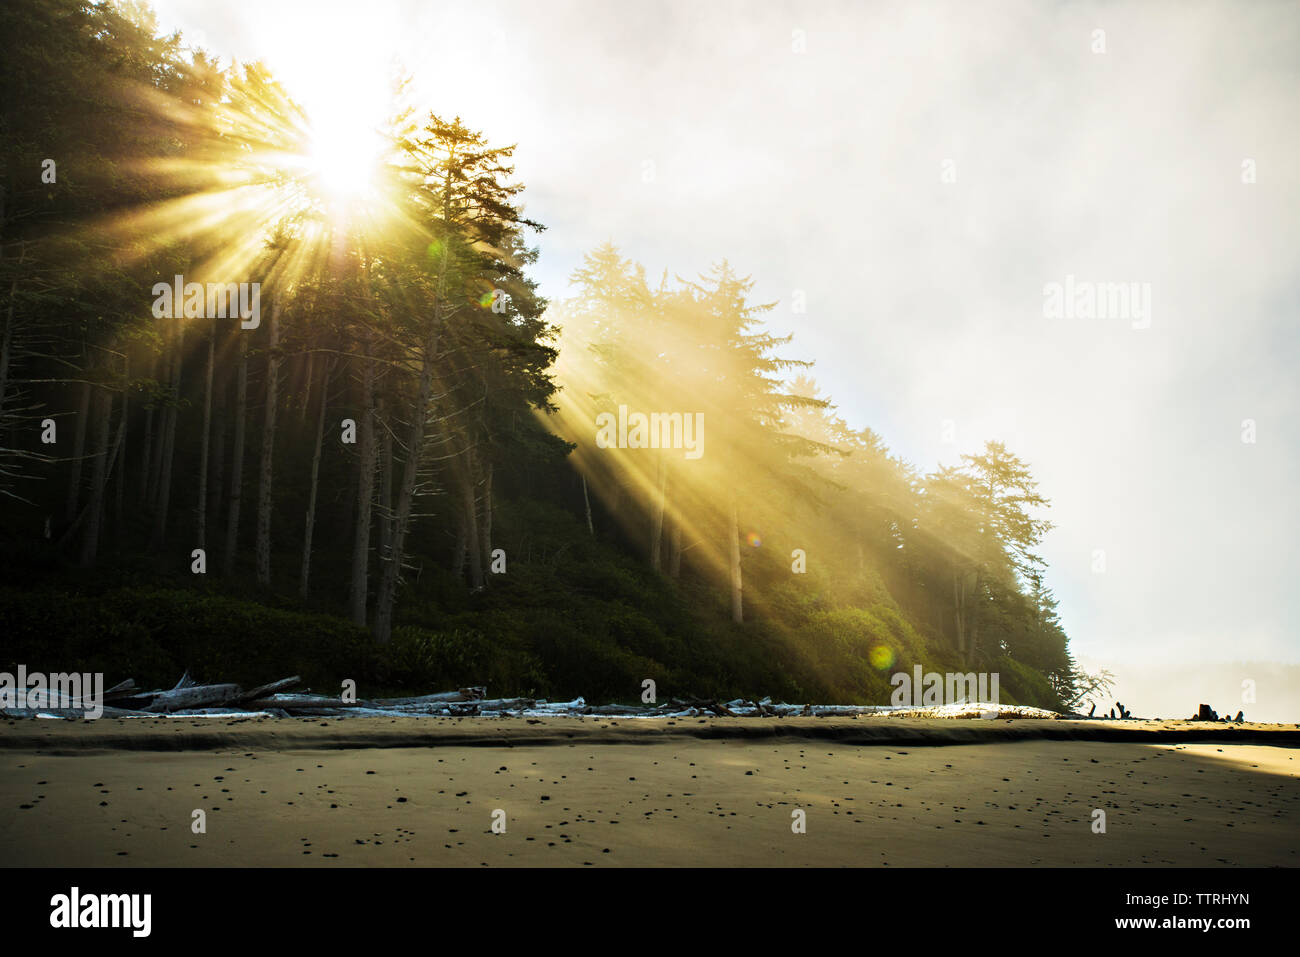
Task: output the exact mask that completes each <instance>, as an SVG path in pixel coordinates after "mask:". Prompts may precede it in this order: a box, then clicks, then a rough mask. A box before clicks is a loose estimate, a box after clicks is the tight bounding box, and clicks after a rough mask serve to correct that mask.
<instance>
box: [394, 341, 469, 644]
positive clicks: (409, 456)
mask: <svg viewBox="0 0 1300 957" xmlns="http://www.w3.org/2000/svg"><path fill="white" fill-rule="evenodd" d="M436 330H437V325H436V319H435V324H434V326H433V328H432V329H430V331H429V333H428V336H427V337H426V339H425V342H424V359H423V361H422V362H421V363H420V390H419V394H418V395H417V397H416V401H415V406H414V408H413V409H412V410H411V430H410V433H409V435H408V437H407V440H406V460H405V461H404V462H403V463H402V482H401V487H400V488H399V489H398V493H397V511H396V512H395V513H394V515H393V543H392V547H391V548H390V549H389V553H388V556H387V557H386V558H385V559H384V571H383V576H382V577H381V578H380V581H379V594H378V595H376V597H375V627H374V635H375V640H376V641H378V642H379V643H380V644H386V643H387V642H388V640H389V638H391V637H392V633H393V602H394V601H395V600H396V597H397V582H398V579H399V577H400V576H401V572H402V558H403V556H404V549H405V547H406V531H407V526H408V525H409V524H410V521H411V507H412V505H413V503H414V501H415V480H416V475H417V473H418V471H419V467H420V452H421V450H422V449H423V448H424V428H425V424H426V420H427V419H428V416H429V400H430V399H431V398H432V396H433V361H434V356H435V354H436V352H437V345H438V343H437V331H436ZM471 535H474V536H475V537H477V528H475V529H473V530H472V531H471ZM471 544H475V545H476V544H477V543H471ZM478 554H479V553H478V551H477V549H476V548H474V549H471V551H470V557H471V560H473V561H474V562H475V564H476V565H477V563H478V560H479V559H478ZM481 574H482V571H481V569H480V577H481Z"/></svg>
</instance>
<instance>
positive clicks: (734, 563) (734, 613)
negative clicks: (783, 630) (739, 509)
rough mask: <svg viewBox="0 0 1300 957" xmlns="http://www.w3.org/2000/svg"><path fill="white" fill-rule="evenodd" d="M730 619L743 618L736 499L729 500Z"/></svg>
mask: <svg viewBox="0 0 1300 957" xmlns="http://www.w3.org/2000/svg"><path fill="white" fill-rule="evenodd" d="M730 529H731V620H732V621H734V622H735V623H736V624H738V625H739V624H741V623H743V622H744V620H745V612H744V606H743V605H742V603H741V580H740V522H739V520H738V519H737V516H736V500H735V499H734V498H733V499H732V500H731V522H730Z"/></svg>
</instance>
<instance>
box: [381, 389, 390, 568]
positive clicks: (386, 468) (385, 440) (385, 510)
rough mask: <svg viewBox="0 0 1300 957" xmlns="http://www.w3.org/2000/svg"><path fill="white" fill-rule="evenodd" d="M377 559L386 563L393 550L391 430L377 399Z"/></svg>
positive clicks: (382, 406) (382, 405)
mask: <svg viewBox="0 0 1300 957" xmlns="http://www.w3.org/2000/svg"><path fill="white" fill-rule="evenodd" d="M379 422H380V425H381V428H380V436H381V438H380V442H379V445H380V461H379V475H380V482H379V559H380V561H387V560H388V556H389V554H391V552H392V550H393V430H392V428H391V426H390V425H389V424H388V422H387V420H386V419H385V417H384V399H383V396H380V398H379Z"/></svg>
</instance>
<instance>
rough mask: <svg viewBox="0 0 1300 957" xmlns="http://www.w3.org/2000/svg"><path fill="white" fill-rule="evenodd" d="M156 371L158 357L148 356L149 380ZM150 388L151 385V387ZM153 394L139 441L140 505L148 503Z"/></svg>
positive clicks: (145, 413)
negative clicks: (141, 437) (142, 438)
mask: <svg viewBox="0 0 1300 957" xmlns="http://www.w3.org/2000/svg"><path fill="white" fill-rule="evenodd" d="M157 371H158V357H157V356H156V355H150V356H149V380H150V381H151V382H152V381H153V377H154V374H155V373H156V372H157ZM151 390H152V387H151ZM153 418H154V417H153V396H152V395H151V396H150V399H149V405H148V406H147V407H146V408H145V410H144V441H143V442H141V443H140V505H141V506H145V505H148V503H149V475H150V471H149V464H150V462H152V461H153Z"/></svg>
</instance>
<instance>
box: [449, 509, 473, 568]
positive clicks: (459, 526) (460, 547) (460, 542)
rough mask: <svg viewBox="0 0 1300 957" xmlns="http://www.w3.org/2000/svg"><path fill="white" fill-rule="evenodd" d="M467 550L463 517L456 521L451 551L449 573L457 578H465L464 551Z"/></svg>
mask: <svg viewBox="0 0 1300 957" xmlns="http://www.w3.org/2000/svg"><path fill="white" fill-rule="evenodd" d="M467 551H469V530H468V529H467V528H465V519H464V517H462V518H461V520H460V521H459V522H457V523H456V546H455V550H454V551H453V552H452V553H451V573H452V575H453V576H454V577H455V578H456V579H457V580H462V581H463V580H464V578H465V553H466V552H467Z"/></svg>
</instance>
